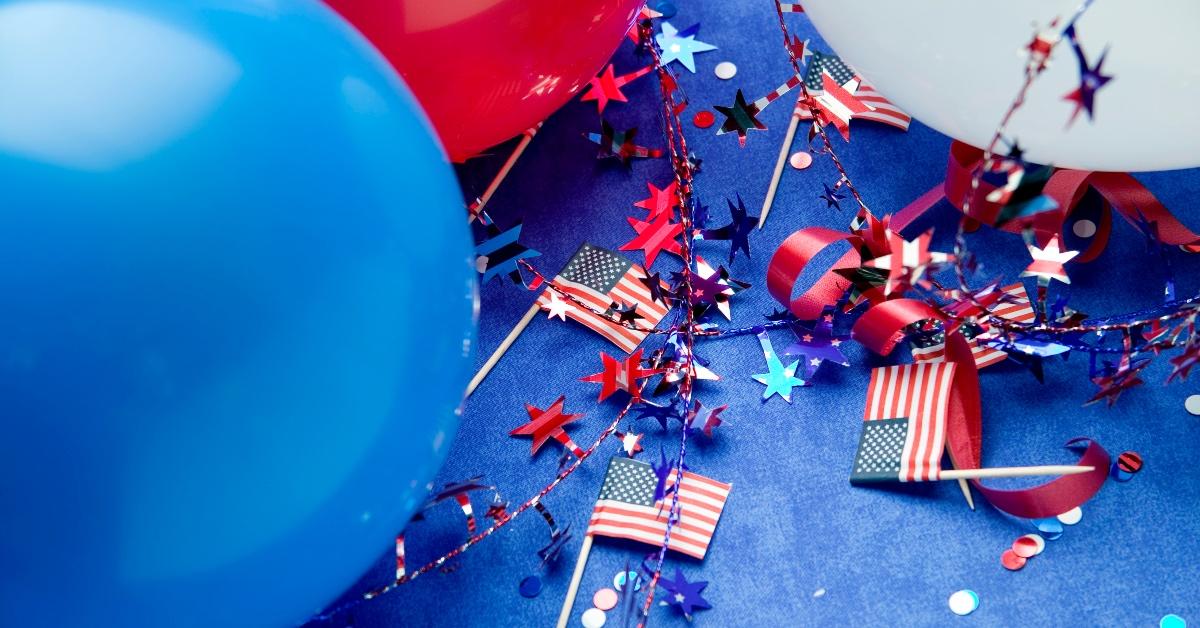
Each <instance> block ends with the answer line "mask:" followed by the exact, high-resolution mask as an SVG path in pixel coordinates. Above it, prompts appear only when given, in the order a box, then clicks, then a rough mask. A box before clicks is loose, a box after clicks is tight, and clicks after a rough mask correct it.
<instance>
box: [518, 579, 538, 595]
mask: <svg viewBox="0 0 1200 628" xmlns="http://www.w3.org/2000/svg"><path fill="white" fill-rule="evenodd" d="M541 592H542V579H541V578H539V577H537V576H529V577H528V578H526V579H524V580H522V581H521V597H529V598H534V597H537V596H538V594H539V593H541Z"/></svg>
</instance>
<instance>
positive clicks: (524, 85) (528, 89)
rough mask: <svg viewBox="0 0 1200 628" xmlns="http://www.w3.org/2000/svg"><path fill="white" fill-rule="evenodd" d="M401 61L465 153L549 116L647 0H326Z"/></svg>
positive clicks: (595, 68) (447, 136)
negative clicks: (643, 1)
mask: <svg viewBox="0 0 1200 628" xmlns="http://www.w3.org/2000/svg"><path fill="white" fill-rule="evenodd" d="M326 2H328V3H329V4H330V5H331V6H332V7H333V8H334V9H336V10H337V11H338V12H339V13H341V14H342V15H343V16H344V17H345V18H346V19H347V20H349V21H350V22H351V23H353V24H354V25H355V26H357V27H358V29H359V30H360V31H362V33H363V34H364V35H366V36H367V38H368V39H370V40H371V41H372V42H373V43H374V44H375V46H376V47H377V48H379V50H380V51H381V52H383V54H384V56H386V57H387V58H388V60H389V61H391V62H392V65H393V66H395V68H396V69H397V70H399V72H400V74H401V75H402V76H403V77H404V80H405V82H407V83H408V86H409V88H411V89H412V90H413V93H414V94H415V95H416V97H417V99H418V100H419V101H420V102H421V105H422V106H423V107H424V108H425V112H426V113H427V114H429V117H430V119H432V120H433V125H434V126H435V127H436V128H437V131H438V134H439V135H440V136H441V138H442V142H443V144H445V146H446V151H447V152H448V153H449V154H450V158H451V159H453V160H455V161H461V160H463V159H466V158H468V157H470V156H472V155H475V154H478V153H479V152H481V151H483V150H484V149H486V148H488V147H489V146H493V145H495V144H498V143H500V142H503V141H504V140H507V139H509V138H511V137H514V136H516V135H518V134H520V133H521V132H522V131H524V130H525V129H528V128H530V127H532V126H533V125H535V124H537V123H538V122H541V121H542V120H545V119H546V117H548V116H549V115H550V114H551V113H553V112H554V110H555V109H558V108H559V107H561V106H562V105H563V104H565V103H566V102H567V101H568V100H570V99H571V96H573V95H574V94H576V93H577V92H578V91H579V90H580V89H581V88H582V87H583V86H584V85H587V83H588V81H589V80H591V78H592V77H593V76H595V75H596V73H597V72H599V71H600V69H601V68H602V67H603V66H604V62H605V61H607V60H608V58H609V57H610V56H612V53H613V51H614V50H616V48H617V46H618V45H619V44H620V43H621V39H622V37H623V36H624V35H625V33H626V32H627V31H628V30H629V28H630V26H632V25H633V21H634V19H635V18H636V17H637V13H638V10H639V8H640V7H641V5H642V0H326Z"/></svg>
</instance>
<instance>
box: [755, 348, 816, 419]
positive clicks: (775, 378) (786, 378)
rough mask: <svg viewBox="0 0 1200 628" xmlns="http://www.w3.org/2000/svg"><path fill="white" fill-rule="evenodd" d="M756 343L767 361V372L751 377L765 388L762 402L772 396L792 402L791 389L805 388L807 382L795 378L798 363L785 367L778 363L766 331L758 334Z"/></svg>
mask: <svg viewBox="0 0 1200 628" xmlns="http://www.w3.org/2000/svg"><path fill="white" fill-rule="evenodd" d="M757 335H758V342H759V344H761V345H762V350H763V356H764V357H765V358H766V360H767V372H766V373H759V374H756V375H753V377H754V380H755V381H757V382H758V383H760V384H763V385H765V386H766V387H767V389H766V390H764V391H763V396H762V398H763V402H766V401H767V400H768V399H770V398H771V396H772V395H779V396H780V397H783V400H784V401H786V402H788V403H791V402H792V388H795V387H797V386H807V385H808V382H806V381H804V380H803V379H800V378H799V377H796V369H797V368H799V366H800V361H799V360H796V361H795V362H792V363H791V364H789V365H787V366H786V367H785V366H784V365H783V362H780V361H779V356H777V355H775V349H774V348H773V347H771V338H770V337H769V336H767V332H766V330H763V331H760V332H758V334H757Z"/></svg>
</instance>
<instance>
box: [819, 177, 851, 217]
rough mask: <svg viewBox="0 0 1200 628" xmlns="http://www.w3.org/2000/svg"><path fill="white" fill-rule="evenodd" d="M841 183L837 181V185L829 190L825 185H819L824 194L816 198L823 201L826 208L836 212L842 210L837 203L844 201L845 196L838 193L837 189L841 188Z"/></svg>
mask: <svg viewBox="0 0 1200 628" xmlns="http://www.w3.org/2000/svg"><path fill="white" fill-rule="evenodd" d="M841 183H842V182H841V181H838V182H837V184H835V185H834V186H833V187H832V188H830V187H829V185H828V184H826V183H822V184H821V187H823V188H825V192H824V193H822V194H820V195H818V196H817V198H819V199H821V200H823V201H825V207H826V208H829V207H832V208H834V209H837V210H841V209H842V206H841V205H839V204H838V201H840V200H843V199H845V198H846V195H845V194H841V193H839V192H838V188H839V187H841Z"/></svg>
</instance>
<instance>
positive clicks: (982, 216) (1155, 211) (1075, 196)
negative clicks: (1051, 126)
mask: <svg viewBox="0 0 1200 628" xmlns="http://www.w3.org/2000/svg"><path fill="white" fill-rule="evenodd" d="M982 160H983V151H981V150H980V149H978V148H975V147H974V146H969V145H967V144H963V143H962V142H954V143H953V144H951V145H950V157H949V161H948V163H947V165H946V180H945V181H943V182H942V183H939V184H938V185H936V186H934V187H933V188H931V189H930V190H929V191H928V192H926V193H925V194H922V195H921V196H920V197H919V198H917V200H915V201H913V202H912V203H910V204H909V205H908V206H907V207H905V208H904V209H902V210H900V211H899V212H897V213H896V214H895V215H894V216H892V223H891V226H892V229H893V230H894V231H901V230H902V229H904V227H906V226H908V225H909V224H910V223H911V222H912V221H914V220H916V219H917V218H919V217H920V216H922V215H923V214H924V213H925V212H927V211H928V210H929V209H930V208H932V207H933V206H934V205H935V204H937V202H938V201H940V200H942V199H943V198H945V199H946V200H947V201H949V202H950V204H951V205H954V206H955V207H957V208H958V209H959V210H962V208H963V205H964V204H965V201H966V198H967V196H968V194H970V191H971V178H972V176H973V174H974V172H975V170H976V169H977V168H979V167H980V165H981V162H982ZM995 189H996V186H995V185H992V184H990V183H987V182H986V181H980V182H979V187H978V188H977V189H976V190H975V196H974V197H972V198H971V204H970V208H969V212H968V214H967V217H968V218H971V219H973V220H976V221H978V222H980V223H983V224H985V225H989V226H995V224H996V220H997V217H998V216H999V215H1000V211H1001V209H1002V208H1003V205H1001V204H1000V203H996V202H992V201H989V200H987V196H988V194H990V193H991V192H992V191H993V190H995ZM1089 189H1093V190H1095V191H1096V192H1097V193H1099V195H1100V197H1101V199H1102V200H1103V203H1102V206H1101V215H1100V221H1099V223H1098V224H1097V226H1096V233H1095V235H1094V236H1092V243H1091V244H1090V245H1089V246H1088V248H1087V249H1086V250H1084V251H1082V252H1081V253H1080V255H1079V256H1078V257H1076V258H1075V260H1076V261H1080V262H1086V261H1090V260H1093V259H1095V258H1096V257H1097V256H1099V255H1100V253H1101V251H1103V250H1104V247H1105V245H1106V244H1107V243H1108V235H1109V232H1110V231H1111V225H1112V210H1113V209H1116V210H1117V212H1118V213H1120V214H1121V217H1123V218H1124V219H1125V220H1127V221H1129V222H1130V223H1131V224H1135V225H1136V224H1137V222H1139V221H1141V220H1145V221H1147V222H1152V223H1156V224H1157V227H1158V237H1159V239H1160V240H1161V241H1162V243H1163V244H1167V245H1172V246H1182V247H1184V248H1185V249H1187V250H1189V251H1191V252H1193V253H1196V252H1200V234H1197V233H1195V232H1193V231H1192V230H1191V229H1188V228H1187V227H1186V226H1185V225H1184V224H1183V223H1181V222H1180V221H1179V219H1177V218H1176V217H1175V216H1174V214H1172V213H1171V211H1170V210H1169V209H1167V208H1166V207H1165V206H1164V205H1163V204H1162V203H1161V202H1160V201H1159V200H1158V199H1157V198H1155V196H1154V194H1152V193H1151V192H1150V190H1147V189H1146V187H1145V186H1144V185H1142V184H1141V183H1140V182H1139V181H1138V180H1137V179H1134V178H1133V177H1132V176H1130V175H1129V174H1128V173H1125V172H1092V171H1086V170H1069V169H1065V168H1064V169H1059V170H1056V171H1055V172H1054V174H1052V175H1051V176H1050V179H1049V180H1048V181H1047V182H1046V186H1045V188H1044V189H1043V190H1042V193H1043V194H1045V195H1046V196H1048V197H1050V198H1052V199H1054V201H1055V202H1056V203H1058V208H1057V209H1055V210H1052V211H1047V212H1043V213H1041V214H1038V215H1036V216H1034V217H1033V218H1031V221H1032V226H1033V229H1034V231H1035V232H1036V234H1037V238H1038V242H1039V244H1040V245H1042V246H1044V245H1045V244H1046V243H1047V242H1049V241H1050V238H1052V237H1053V236H1055V235H1060V234H1062V231H1063V225H1064V224H1065V223H1066V222H1067V220H1068V219H1069V218H1070V216H1071V214H1072V213H1073V212H1074V211H1075V209H1076V208H1078V207H1079V203H1080V201H1081V200H1082V199H1083V197H1084V195H1085V194H1086V193H1087V191H1088V190H1089ZM999 228H1001V229H1004V230H1006V231H1013V232H1019V231H1020V230H1021V228H1022V223H1021V221H1013V222H1010V223H1007V224H1005V225H1001V226H1000V227H999Z"/></svg>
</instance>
